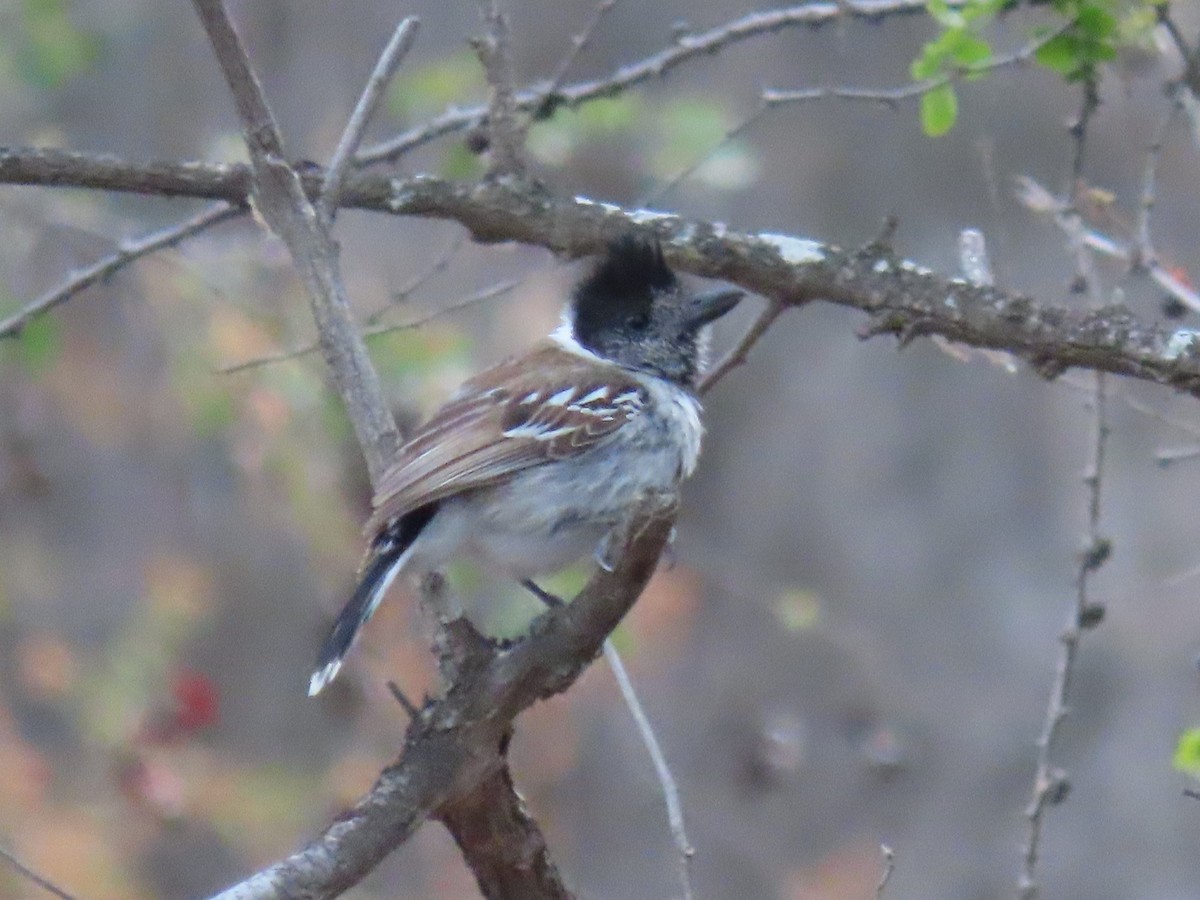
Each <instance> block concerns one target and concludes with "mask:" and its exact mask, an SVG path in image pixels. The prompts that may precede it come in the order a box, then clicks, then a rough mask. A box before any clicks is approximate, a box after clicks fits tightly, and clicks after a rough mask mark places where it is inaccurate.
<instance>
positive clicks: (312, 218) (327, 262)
mask: <svg viewBox="0 0 1200 900" xmlns="http://www.w3.org/2000/svg"><path fill="white" fill-rule="evenodd" d="M192 2H193V6H195V8H196V12H197V14H198V15H199V17H200V20H201V22H202V23H203V25H204V29H205V31H206V32H207V33H208V37H209V40H210V42H211V43H212V46H213V51H214V53H215V54H216V57H217V61H218V63H219V64H220V66H221V71H222V74H223V75H224V76H225V80H226V82H227V83H228V85H229V89H230V92H231V93H232V94H233V98H234V101H235V103H236V105H237V109H238V117H239V118H240V119H241V122H242V127H243V137H244V139H245V141H246V147H247V149H248V150H249V152H250V161H251V166H252V169H253V172H254V199H255V201H256V205H257V207H258V209H259V211H260V212H261V213H262V216H263V218H264V219H265V221H266V222H267V225H268V226H269V227H270V228H271V230H272V231H274V232H275V233H276V234H277V235H279V237H280V238H281V239H282V240H283V242H284V244H286V245H287V248H288V252H289V253H290V254H291V256H292V260H293V262H294V263H295V265H296V268H297V270H298V272H299V274H300V277H301V279H302V280H303V282H304V284H305V287H306V288H307V289H308V295H309V301H310V305H311V308H312V314H313V319H314V320H315V322H316V325H317V334H318V336H319V340H320V343H321V350H322V352H323V354H324V356H325V362H326V364H327V365H328V366H329V369H330V371H331V373H332V375H333V381H334V383H335V385H336V386H337V389H338V393H339V394H340V395H341V398H342V402H343V403H344V404H345V406H346V412H347V415H348V416H349V418H350V421H351V423H352V424H353V426H354V431H355V435H356V437H357V438H358V443H359V446H360V447H361V448H362V451H363V456H364V457H365V459H366V462H367V469H368V471H369V473H370V476H371V482H372V484H374V483H375V482H376V481H377V480H378V478H379V475H380V473H381V472H382V471H383V470H384V467H385V466H386V465H387V462H388V460H390V459H391V458H392V455H393V454H394V453H395V451H396V448H397V447H398V446H399V443H400V434H399V431H398V429H397V428H396V421H395V419H394V418H393V417H392V413H391V410H390V409H389V408H388V405H387V403H386V402H385V400H384V397H383V388H382V387H381V385H380V383H379V375H378V373H377V372H376V371H375V368H374V366H372V365H371V359H370V357H369V356H368V355H367V348H366V345H365V344H364V343H363V340H362V337H361V336H360V335H359V334H358V330H357V328H356V327H355V325H354V320H353V318H352V316H351V313H350V304H349V302H348V301H347V300H346V290H345V285H344V283H343V281H342V275H341V268H340V265H339V262H338V250H337V246H336V245H335V244H334V242H333V239H332V238H331V237H330V235H329V232H328V229H327V228H326V227H325V226H324V223H323V222H322V221H321V219H320V217H319V216H318V215H317V213H316V210H314V209H313V206H312V204H311V203H310V202H309V200H308V198H307V196H306V195H305V192H304V187H303V185H302V183H301V181H300V178H299V176H298V175H297V174H296V171H295V170H294V169H293V168H292V167H291V166H290V165H289V164H288V162H287V157H286V155H285V153H284V149H283V139H282V137H281V136H280V133H279V127H278V126H277V125H276V124H275V118H274V116H273V115H272V113H271V110H270V108H269V107H268V106H267V101H266V98H265V97H264V96H263V92H262V88H261V86H260V85H259V83H258V79H257V77H256V76H255V74H254V71H253V69H252V68H251V65H250V60H249V58H248V57H247V55H246V51H245V48H244V47H243V46H242V43H241V40H240V38H239V37H238V35H237V32H236V31H235V30H234V28H233V24H232V23H231V22H230V20H229V16H228V14H227V13H226V10H225V7H224V5H223V3H222V2H221V0H192Z"/></svg>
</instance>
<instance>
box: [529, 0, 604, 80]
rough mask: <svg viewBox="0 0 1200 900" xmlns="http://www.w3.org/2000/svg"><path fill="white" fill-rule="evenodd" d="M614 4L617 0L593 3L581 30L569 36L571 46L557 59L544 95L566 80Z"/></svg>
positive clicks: (602, 0)
mask: <svg viewBox="0 0 1200 900" xmlns="http://www.w3.org/2000/svg"><path fill="white" fill-rule="evenodd" d="M616 5H617V0H599V2H598V3H597V4H596V5H595V7H594V8H593V9H592V17H591V18H590V19H588V21H587V24H586V25H584V26H583V30H582V31H580V32H579V34H576V35H574V36H573V37H572V38H571V47H570V49H569V50H567V52H566V53H565V54H564V55H563V58H562V59H561V60H560V61H559V63H558V68H556V69H555V70H554V74H553V75H551V76H550V84H549V86H547V88H546V90H545V92H544V93H543V96H544V97H550V96H553V95H554V94H556V93H558V90H559V88H561V87H562V86H563V82H565V81H566V80H567V76H568V75H569V74H570V73H571V66H573V65H575V60H577V59H578V58H579V54H581V53H582V52H583V51H584V50H586V49H587V46H588V44H590V43H591V42H592V36H593V35H594V34H595V33H596V29H597V28H599V27H600V23H601V22H603V21H604V17H605V16H606V15H608V13H609V10H611V9H612V8H613V7H614V6H616Z"/></svg>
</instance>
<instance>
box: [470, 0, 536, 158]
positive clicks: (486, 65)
mask: <svg viewBox="0 0 1200 900" xmlns="http://www.w3.org/2000/svg"><path fill="white" fill-rule="evenodd" d="M479 15H480V18H482V19H483V22H484V24H485V25H486V26H487V35H486V36H485V37H482V38H477V39H476V40H474V41H472V46H473V47H474V48H475V52H476V53H477V54H478V55H479V62H480V63H481V64H482V65H483V73H484V77H485V78H486V79H487V83H488V87H490V88H491V91H492V96H491V99H490V100H489V101H488V114H487V130H488V146H489V151H490V156H491V162H490V163H489V164H488V174H489V175H516V176H520V175H523V174H524V172H525V153H524V150H525V123H523V122H521V121H519V120H518V118H517V106H516V95H515V90H514V88H513V78H514V76H513V62H512V35H511V33H510V32H509V29H508V16H507V15H505V13H504V11H503V10H502V9H500V0H479Z"/></svg>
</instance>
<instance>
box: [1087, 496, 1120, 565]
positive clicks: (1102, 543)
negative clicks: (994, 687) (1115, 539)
mask: <svg viewBox="0 0 1200 900" xmlns="http://www.w3.org/2000/svg"><path fill="white" fill-rule="evenodd" d="M1095 480H1096V477H1095V476H1090V477H1089V478H1088V481H1089V482H1091V484H1090V485H1089V486H1092V485H1094V483H1095ZM1112 547H1113V545H1112V541H1111V540H1109V539H1108V538H1106V537H1097V538H1096V539H1095V540H1094V541H1092V543H1091V544H1090V545H1089V546H1088V547H1087V549H1086V550H1084V553H1083V561H1082V564H1081V565H1082V567H1083V569H1084V571H1086V572H1095V571H1096V570H1097V569H1099V568H1100V567H1101V566H1102V565H1104V564H1105V563H1106V562H1108V560H1109V558H1110V557H1111V556H1112Z"/></svg>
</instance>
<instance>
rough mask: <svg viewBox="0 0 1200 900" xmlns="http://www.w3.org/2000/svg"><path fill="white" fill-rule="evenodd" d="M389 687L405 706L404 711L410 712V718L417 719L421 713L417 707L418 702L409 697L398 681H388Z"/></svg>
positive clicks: (398, 700)
mask: <svg viewBox="0 0 1200 900" xmlns="http://www.w3.org/2000/svg"><path fill="white" fill-rule="evenodd" d="M387 689H388V690H389V691H390V692H391V694H392V696H393V697H394V698H395V700H396V702H397V703H399V704H400V705H401V706H403V707H404V711H405V712H406V713H408V717H409V718H410V719H415V718H417V716H419V715H420V714H421V711H420V710H419V709H417V707H416V704H414V703H413V702H412V701H411V700H409V699H408V696H407V695H406V694H405V693H404V691H402V690H401V689H400V685H398V684H396V682H394V681H388V682H387Z"/></svg>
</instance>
